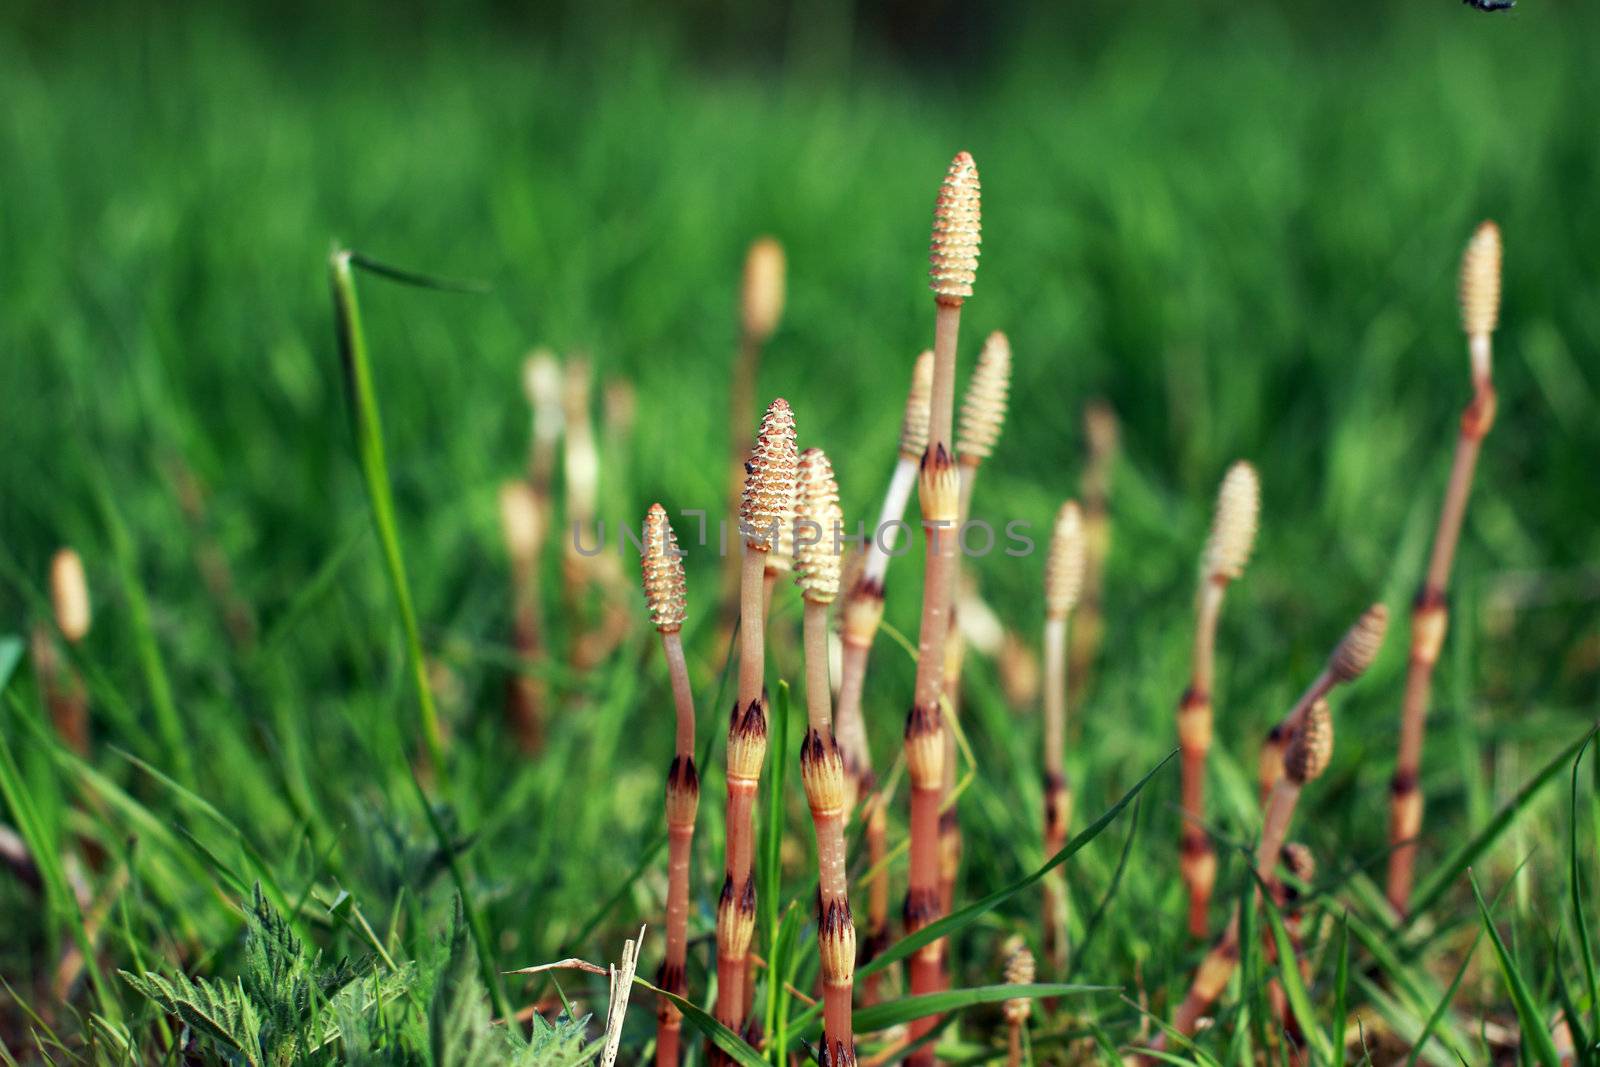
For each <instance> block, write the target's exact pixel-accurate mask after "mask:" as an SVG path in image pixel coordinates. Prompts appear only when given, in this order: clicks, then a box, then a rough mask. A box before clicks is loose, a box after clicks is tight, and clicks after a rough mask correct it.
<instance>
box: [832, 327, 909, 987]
mask: <svg viewBox="0 0 1600 1067" xmlns="http://www.w3.org/2000/svg"><path fill="white" fill-rule="evenodd" d="M932 391H933V352H932V350H928V351H924V352H923V353H922V354H921V355H919V356H918V357H917V360H916V363H915V364H914V366H913V368H912V371H911V388H910V390H909V391H908V393H907V395H906V407H905V414H904V417H903V418H902V420H901V423H900V452H899V457H898V458H897V460H896V461H895V467H894V474H893V475H892V476H891V477H890V479H889V489H888V492H887V493H885V494H884V500H883V507H882V509H881V510H880V511H879V513H878V524H877V526H876V527H875V528H874V529H873V530H872V531H871V533H872V536H871V537H870V538H869V541H868V545H867V547H866V550H865V551H864V552H863V553H862V554H861V555H860V557H858V558H859V559H860V561H861V566H860V569H859V571H858V572H857V573H856V574H855V575H854V576H853V577H852V578H851V579H850V580H849V581H848V582H846V587H847V588H848V590H849V592H848V593H846V595H845V601H844V608H843V610H842V611H841V613H840V631H841V633H840V638H841V646H842V647H841V656H840V663H839V700H838V706H837V708H836V709H835V715H834V728H835V732H836V735H837V737H838V739H839V749H840V752H841V753H842V755H843V756H844V763H845V774H846V789H848V790H851V791H853V792H854V794H855V797H854V798H852V805H851V806H852V807H854V800H856V799H859V798H866V804H867V806H866V808H865V809H864V810H863V812H862V818H863V820H864V821H865V822H866V827H867V853H868V860H867V862H868V865H869V867H870V868H871V869H873V870H875V871H877V874H875V875H874V876H873V877H872V879H871V881H870V882H869V883H868V885H867V939H866V945H865V949H866V951H865V953H864V958H865V959H867V960H870V959H872V958H873V957H874V956H876V955H877V954H878V953H879V952H882V951H883V950H884V949H885V948H887V947H888V945H889V872H888V868H887V865H886V864H885V863H884V858H885V857H886V856H887V855H888V853H889V827H888V813H887V812H885V811H884V809H883V804H882V798H881V797H879V796H878V795H877V794H876V792H875V788H876V784H877V778H876V775H875V774H874V772H873V767H872V753H871V751H870V749H869V748H868V746H867V730H866V721H865V719H864V717H863V716H862V714H861V692H862V686H863V685H864V683H865V681H866V677H867V659H868V656H869V655H870V653H871V651H872V643H873V641H874V640H875V639H876V638H877V635H878V627H879V625H880V624H881V623H882V622H883V597H884V586H883V583H884V579H885V577H886V576H887V575H888V572H889V559H890V556H889V552H890V551H892V550H893V549H894V547H895V545H896V544H897V543H898V540H899V533H900V530H899V527H900V524H901V523H902V522H903V521H904V516H905V510H906V504H907V503H909V502H910V499H911V490H912V488H913V487H914V486H915V484H916V479H917V468H918V466H919V464H920V463H921V460H922V454H923V452H925V451H927V447H928V403H929V400H930V395H931V393H932ZM882 982H883V975H882V972H877V973H874V974H873V975H871V976H869V977H868V978H867V981H866V985H865V987H864V988H863V989H862V1001H863V1003H866V1004H874V1003H876V1002H877V1000H878V995H879V992H880V990H881V986H882Z"/></svg>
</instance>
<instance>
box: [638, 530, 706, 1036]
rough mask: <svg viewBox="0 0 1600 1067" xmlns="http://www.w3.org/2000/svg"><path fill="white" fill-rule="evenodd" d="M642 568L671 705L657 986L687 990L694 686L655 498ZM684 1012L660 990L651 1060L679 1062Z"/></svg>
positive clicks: (675, 562)
mask: <svg viewBox="0 0 1600 1067" xmlns="http://www.w3.org/2000/svg"><path fill="white" fill-rule="evenodd" d="M642 547H643V552H644V554H643V556H642V557H641V567H642V570H643V576H644V600H645V605H646V606H647V607H648V608H649V609H650V624H651V625H652V626H654V627H655V628H656V630H657V631H659V632H660V634H661V651H662V653H663V654H664V655H665V657H666V660H667V673H668V675H669V676H670V677H671V679H672V700H673V704H674V705H675V706H676V709H677V725H678V728H677V733H676V735H675V740H674V747H673V757H672V767H671V769H670V770H669V771H668V772H667V804H666V806H667V849H668V851H667V951H666V956H665V958H664V959H663V960H662V962H661V973H660V976H659V977H658V978H657V980H656V985H658V986H660V987H661V988H662V989H664V990H666V991H667V992H669V993H675V994H677V995H678V996H680V997H681V996H685V995H687V994H686V989H687V986H686V983H685V976H684V959H685V954H686V952H687V949H688V933H687V931H688V925H689V848H690V845H691V843H692V842H693V840H694V817H695V811H696V809H697V808H698V807H699V805H700V775H699V773H698V772H697V771H696V770H695V766H694V693H693V691H692V690H691V689H690V687H689V668H688V665H687V663H686V662H685V660H684V657H683V637H682V633H681V631H682V630H683V622H684V618H685V615H686V612H687V606H686V603H685V596H684V593H685V582H684V574H683V554H682V552H680V551H679V549H678V538H677V536H676V535H674V534H673V532H672V524H671V523H669V522H668V521H667V512H666V509H665V508H663V507H662V506H661V505H660V504H652V505H651V506H650V511H649V513H648V514H647V515H646V516H645V520H644V543H643V546H642ZM682 1026H683V1016H682V1013H681V1012H679V1011H678V1009H677V1007H676V1006H674V1005H673V1003H672V1002H671V1001H669V1000H667V999H666V998H665V997H662V998H661V1002H660V1003H659V1004H658V1005H657V1007H656V1064H657V1065H658V1067H677V1063H678V1046H679V1036H680V1031H681V1029H682Z"/></svg>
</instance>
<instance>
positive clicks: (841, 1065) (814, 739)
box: [794, 448, 856, 1067]
mask: <svg viewBox="0 0 1600 1067" xmlns="http://www.w3.org/2000/svg"><path fill="white" fill-rule="evenodd" d="M795 522H796V526H797V529H796V532H795V538H794V546H795V553H794V569H795V580H796V582H798V583H799V586H800V595H801V599H802V600H803V601H804V603H805V607H804V611H805V616H804V622H803V627H804V635H805V662H806V719H807V728H806V737H805V741H804V742H803V743H802V744H801V746H800V778H801V781H802V783H803V784H804V786H805V791H806V801H807V803H808V804H809V805H810V807H811V821H812V823H813V824H814V825H815V827H816V835H817V954H818V958H819V961H820V964H821V973H822V1002H823V1014H822V1028H823V1036H822V1040H823V1045H822V1057H821V1060H822V1063H824V1064H826V1065H827V1067H853V1065H854V1064H855V1062H856V1049H855V1036H854V1032H853V1030H852V1023H851V1003H850V1002H851V998H852V995H853V991H854V988H855V967H856V927H855V920H854V918H852V916H851V912H850V894H849V884H848V878H847V876H846V873H845V867H846V858H845V843H844V824H845V820H846V819H848V818H849V816H850V809H849V807H848V806H847V805H846V799H847V798H846V789H845V767H844V758H843V757H842V756H841V755H840V752H839V743H838V741H837V740H836V739H835V738H834V733H833V706H832V705H833V691H832V689H831V688H830V687H829V685H828V607H829V605H831V604H832V603H833V601H834V600H835V599H836V598H837V597H838V595H839V572H840V569H841V568H840V555H841V549H842V542H841V528H842V525H843V522H844V518H843V514H842V513H841V512H840V510H839V486H838V484H837V483H836V482H835V481H834V479H833V467H832V465H830V464H829V462H828V457H827V456H826V455H824V454H823V452H822V450H821V449H819V448H808V449H806V450H805V451H804V452H802V453H800V476H799V482H798V492H797V494H796V502H795ZM801 526H803V527H804V529H799V528H798V527H801Z"/></svg>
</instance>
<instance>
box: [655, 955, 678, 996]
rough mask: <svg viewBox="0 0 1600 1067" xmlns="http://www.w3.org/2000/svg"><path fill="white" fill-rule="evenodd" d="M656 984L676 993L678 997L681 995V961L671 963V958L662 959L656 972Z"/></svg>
mask: <svg viewBox="0 0 1600 1067" xmlns="http://www.w3.org/2000/svg"><path fill="white" fill-rule="evenodd" d="M656 985H657V986H659V987H661V988H662V989H665V990H666V991H667V992H668V993H676V994H677V995H678V996H680V997H681V996H683V989H684V977H683V965H682V964H681V963H673V962H672V961H671V960H665V961H663V962H662V964H661V969H660V970H659V971H657V972H656Z"/></svg>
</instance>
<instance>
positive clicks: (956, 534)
mask: <svg viewBox="0 0 1600 1067" xmlns="http://www.w3.org/2000/svg"><path fill="white" fill-rule="evenodd" d="M957 468H958V470H959V472H960V475H961V496H960V499H959V504H958V508H959V510H958V512H957V519H956V528H955V530H954V531H953V532H952V533H951V535H950V536H951V538H952V544H951V549H952V551H951V555H950V593H949V597H950V618H949V620H948V621H947V623H946V626H945V639H944V680H943V683H942V684H943V687H944V700H945V711H946V713H947V714H948V715H949V716H950V720H951V722H959V721H960V719H961V667H962V664H963V663H964V662H965V659H966V640H965V638H964V637H963V636H962V633H961V622H960V618H959V608H958V601H959V598H960V595H961V565H962V559H961V527H962V526H963V525H965V524H966V521H967V519H968V518H969V517H970V516H971V514H972V490H973V487H974V485H975V484H976V483H977V480H978V462H977V460H975V459H966V458H963V459H962V460H961V461H960V462H959V464H958V465H957ZM958 765H959V762H958V759H957V752H956V733H955V730H953V729H948V730H946V731H945V732H944V796H945V800H944V805H945V807H944V813H943V816H942V818H941V820H940V824H939V836H940V843H939V850H940V863H939V900H940V904H941V906H942V907H943V909H944V911H945V912H946V913H949V911H950V910H951V909H952V908H953V907H954V906H955V895H956V877H957V876H958V875H959V874H960V869H961V851H962V840H961V821H960V817H959V816H958V815H957V810H956V806H955V803H954V801H953V799H952V797H953V796H954V794H955V787H956V768H957V766H958ZM948 957H949V949H948V947H947V948H946V961H945V965H946V968H947V969H948V967H949V958H948Z"/></svg>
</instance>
